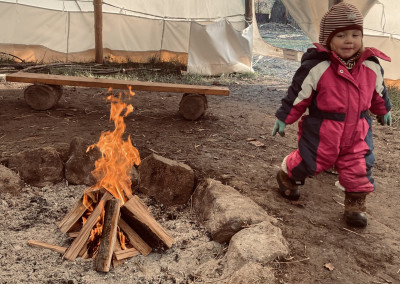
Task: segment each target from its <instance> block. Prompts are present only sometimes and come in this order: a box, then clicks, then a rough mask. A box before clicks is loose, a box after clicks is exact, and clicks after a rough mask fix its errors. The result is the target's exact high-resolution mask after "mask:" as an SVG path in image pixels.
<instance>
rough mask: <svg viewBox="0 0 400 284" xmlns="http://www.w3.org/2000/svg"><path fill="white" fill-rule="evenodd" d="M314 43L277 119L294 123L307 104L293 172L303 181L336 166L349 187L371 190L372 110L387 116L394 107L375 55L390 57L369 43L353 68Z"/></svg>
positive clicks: (289, 165)
mask: <svg viewBox="0 0 400 284" xmlns="http://www.w3.org/2000/svg"><path fill="white" fill-rule="evenodd" d="M315 45H316V48H311V49H309V50H308V51H307V52H306V53H305V54H304V55H303V58H302V62H301V66H300V68H299V69H298V70H297V72H296V74H295V75H294V77H293V82H292V84H291V86H290V87H289V90H288V94H287V95H286V97H285V98H283V99H282V106H281V107H280V108H279V109H278V110H277V112H276V117H277V118H278V119H279V120H281V121H283V122H285V123H286V124H292V123H294V122H295V121H297V120H298V119H299V118H300V117H302V116H303V114H304V113H305V112H306V110H307V109H308V114H307V115H304V116H303V117H302V119H301V121H300V122H299V132H298V136H299V137H298V140H299V141H298V144H299V145H298V146H299V148H298V149H297V150H295V151H294V152H292V153H291V154H290V155H289V156H288V159H287V160H286V164H287V169H288V173H289V176H290V177H291V178H293V179H295V180H304V178H305V177H307V176H310V175H314V174H317V173H319V172H321V171H323V170H327V169H329V168H330V167H331V166H333V165H336V167H337V168H338V170H340V171H341V172H342V174H341V173H340V172H339V181H340V182H341V184H342V185H343V186H344V187H345V188H346V189H349V191H372V190H373V188H374V187H375V185H374V181H373V179H372V177H371V171H370V170H371V167H372V165H373V163H374V156H373V142H372V132H371V123H372V120H371V118H370V117H369V115H368V110H369V111H370V112H371V113H373V114H376V115H384V114H386V113H387V112H389V110H390V109H391V104H390V101H389V98H388V94H387V91H386V87H385V84H384V81H383V69H382V67H381V66H380V64H379V61H378V59H377V57H379V58H381V59H384V60H388V61H390V58H389V57H387V56H386V55H385V54H383V53H382V52H380V51H379V50H377V49H375V48H365V50H364V52H363V53H362V54H361V56H360V58H359V59H358V61H357V63H356V64H355V65H354V66H353V69H352V71H351V73H350V72H349V71H348V70H347V68H346V66H345V65H344V64H343V63H342V62H341V61H340V60H339V59H338V58H337V56H336V54H335V53H333V52H330V51H328V50H326V49H325V48H324V47H323V46H322V45H320V44H315ZM354 177H356V178H354Z"/></svg>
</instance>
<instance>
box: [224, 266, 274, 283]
mask: <svg viewBox="0 0 400 284" xmlns="http://www.w3.org/2000/svg"><path fill="white" fill-rule="evenodd" d="M226 283H227V284H249V283H260V284H261V283H265V284H274V283H278V281H277V279H276V278H275V275H274V269H273V268H272V267H269V266H264V265H262V264H259V263H254V262H249V263H246V264H245V265H243V266H242V267H241V268H240V269H238V270H237V271H234V272H233V273H232V275H231V276H230V277H229V279H228V280H227V281H226Z"/></svg>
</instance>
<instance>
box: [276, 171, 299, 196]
mask: <svg viewBox="0 0 400 284" xmlns="http://www.w3.org/2000/svg"><path fill="white" fill-rule="evenodd" d="M276 180H277V181H278V185H279V193H280V194H281V195H282V196H283V197H285V198H286V199H289V200H294V201H296V200H299V198H300V190H298V189H290V188H287V187H286V186H285V185H284V184H283V183H282V181H281V179H280V178H279V172H278V174H277V175H276Z"/></svg>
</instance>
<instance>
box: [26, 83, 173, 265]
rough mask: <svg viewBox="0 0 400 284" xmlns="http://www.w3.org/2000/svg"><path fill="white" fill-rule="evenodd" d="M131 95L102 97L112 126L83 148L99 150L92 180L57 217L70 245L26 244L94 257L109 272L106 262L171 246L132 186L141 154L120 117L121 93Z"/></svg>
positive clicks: (124, 109)
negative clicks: (124, 135)
mask: <svg viewBox="0 0 400 284" xmlns="http://www.w3.org/2000/svg"><path fill="white" fill-rule="evenodd" d="M110 91H111V90H110ZM133 95H134V93H133V92H132V91H129V93H125V94H122V93H120V94H119V95H118V96H114V95H109V96H108V98H107V101H109V102H110V103H111V111H110V120H112V121H114V125H115V129H114V131H112V132H111V131H107V132H103V133H102V134H101V136H100V139H99V141H98V143H97V144H94V145H91V146H90V147H89V148H88V151H89V150H90V149H92V148H94V147H97V148H98V149H99V150H100V152H101V158H100V159H98V160H97V161H96V162H95V170H94V171H93V172H92V174H93V176H94V177H95V178H96V181H97V183H96V184H95V185H94V186H91V187H89V188H87V189H86V190H85V192H84V193H83V195H82V197H81V198H80V200H79V201H78V202H77V203H76V205H75V206H74V208H72V210H71V211H70V212H69V213H68V214H67V215H66V216H65V217H64V218H63V219H62V221H61V222H60V223H59V228H60V230H61V232H62V233H67V234H68V235H69V236H70V237H73V238H74V240H73V242H72V243H71V245H70V246H69V247H68V248H63V247H58V246H52V245H48V244H45V243H42V242H37V241H32V240H31V241H29V244H30V245H33V246H39V247H45V248H49V249H53V250H56V251H58V252H61V253H63V258H64V259H66V260H71V261H72V260H74V259H76V258H77V257H82V258H94V259H95V269H96V270H97V271H101V272H108V271H109V270H110V267H111V264H113V265H114V267H116V266H117V265H118V264H119V262H120V261H121V260H123V259H125V258H128V257H132V256H135V255H138V254H139V253H140V254H142V255H148V254H149V253H150V252H151V251H152V250H163V249H167V248H170V247H171V246H172V244H173V242H174V240H173V239H172V237H171V236H169V234H168V233H167V232H166V231H165V230H164V229H163V228H162V226H161V225H160V224H159V223H158V222H157V221H156V220H155V219H154V218H153V217H152V216H151V214H150V213H149V210H148V208H147V207H146V205H145V204H144V203H143V202H142V201H141V200H140V199H139V197H138V196H137V195H134V194H133V193H132V190H131V184H132V182H131V178H130V176H131V170H132V167H133V166H134V165H139V164H140V157H139V152H138V150H137V149H136V148H135V147H134V146H133V145H132V142H131V139H130V137H128V139H127V140H126V141H125V140H123V138H122V136H123V134H124V132H125V123H124V117H126V116H127V115H128V114H130V113H131V112H132V111H133V107H132V105H131V104H127V103H125V102H123V98H128V99H130V98H131V96H133Z"/></svg>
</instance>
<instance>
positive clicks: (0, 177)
mask: <svg viewBox="0 0 400 284" xmlns="http://www.w3.org/2000/svg"><path fill="white" fill-rule="evenodd" d="M23 186H24V182H23V181H22V180H21V178H20V177H19V175H18V174H17V173H15V172H13V171H12V170H10V169H9V168H7V167H5V166H3V165H0V192H18V191H20V190H21V189H22V188H23Z"/></svg>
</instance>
